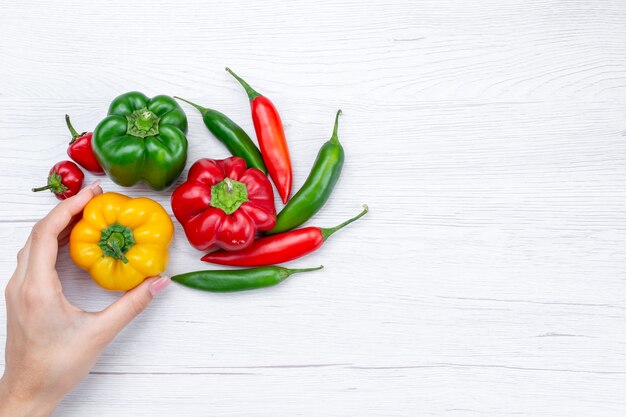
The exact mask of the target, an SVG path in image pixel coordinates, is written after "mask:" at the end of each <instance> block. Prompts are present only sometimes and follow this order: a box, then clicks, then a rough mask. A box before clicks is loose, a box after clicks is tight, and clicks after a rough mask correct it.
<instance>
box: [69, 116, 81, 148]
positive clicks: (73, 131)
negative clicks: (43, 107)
mask: <svg viewBox="0 0 626 417" xmlns="http://www.w3.org/2000/svg"><path fill="white" fill-rule="evenodd" d="M65 124H66V125H67V128H68V129H69V130H70V134H71V135H72V140H71V141H70V145H71V144H72V143H74V142H75V141H76V139H77V138H79V137H80V136H81V135H79V134H78V132H77V131H76V129H74V126H72V122H70V115H69V114H66V115H65Z"/></svg>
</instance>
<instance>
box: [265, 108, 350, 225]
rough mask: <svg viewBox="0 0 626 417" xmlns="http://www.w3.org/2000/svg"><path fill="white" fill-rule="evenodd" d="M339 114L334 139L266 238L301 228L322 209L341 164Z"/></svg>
mask: <svg viewBox="0 0 626 417" xmlns="http://www.w3.org/2000/svg"><path fill="white" fill-rule="evenodd" d="M340 114H341V110H338V111H337V115H336V116H335V126H334V128H333V135H332V136H331V138H330V140H328V141H327V142H326V143H324V145H322V147H321V149H320V151H319V152H318V154H317V158H316V159H315V162H314V163H313V168H312V169H311V172H310V173H309V176H308V177H307V179H306V181H305V182H304V185H303V186H302V188H300V190H298V192H297V193H296V195H294V196H293V197H292V198H291V200H289V203H287V205H286V206H285V207H284V208H283V209H282V210H281V211H280V213H278V216H277V218H276V226H274V228H273V229H272V230H270V231H269V232H267V234H268V235H273V234H276V233H281V232H286V231H287V230H291V229H294V228H296V227H298V226H300V225H301V224H302V223H304V222H306V221H307V220H309V219H310V218H311V217H313V215H314V214H315V213H317V212H318V211H319V209H321V208H322V206H323V205H324V204H325V203H326V201H327V200H328V197H330V195H331V193H332V192H333V188H335V184H337V180H339V175H340V174H341V168H342V167H343V161H344V152H343V147H342V146H341V144H340V143H339V139H338V137H337V128H338V126H339V115H340Z"/></svg>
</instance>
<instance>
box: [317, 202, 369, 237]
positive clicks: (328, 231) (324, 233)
mask: <svg viewBox="0 0 626 417" xmlns="http://www.w3.org/2000/svg"><path fill="white" fill-rule="evenodd" d="M368 211H369V207H367V204H363V211H362V212H360V213H359V214H357V215H356V216H354V217H353V218H351V219H348V220H346V221H345V222H343V223H341V224H338V225H337V226H335V227H328V228H324V227H320V230H321V232H322V238H323V239H324V240H326V239H328V238H329V237H330V235H332V234H333V233H335V232H336V231H337V230H339V229H343V228H344V227H346V226H347V225H349V224H350V223H352V222H355V221H357V220H359V219H360V218H361V217H363V216H365V215H366V214H367V212H368Z"/></svg>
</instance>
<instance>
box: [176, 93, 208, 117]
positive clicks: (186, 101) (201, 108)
mask: <svg viewBox="0 0 626 417" xmlns="http://www.w3.org/2000/svg"><path fill="white" fill-rule="evenodd" d="M174 98H175V99H176V100H181V101H184V102H185V103H187V104H190V105H192V106H194V107H195V108H196V109H198V111H199V112H200V113H202V115H204V113H206V112H207V109H206V107H202V106H201V105H199V104H196V103H194V102H193V101H189V100H185V99H184V98H182V97H178V96H174Z"/></svg>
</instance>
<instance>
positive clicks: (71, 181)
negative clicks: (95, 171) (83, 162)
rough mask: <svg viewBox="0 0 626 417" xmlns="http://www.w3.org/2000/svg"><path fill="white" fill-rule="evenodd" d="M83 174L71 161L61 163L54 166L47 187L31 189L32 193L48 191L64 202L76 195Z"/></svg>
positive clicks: (83, 176) (81, 182) (81, 183)
mask: <svg viewBox="0 0 626 417" xmlns="http://www.w3.org/2000/svg"><path fill="white" fill-rule="evenodd" d="M84 179H85V174H83V171H81V170H80V168H79V167H78V165H76V164H75V163H74V162H72V161H61V162H57V163H56V164H54V166H53V167H52V169H50V174H49V175H48V185H46V186H44V187H39V188H33V191H43V190H50V191H52V192H53V193H54V195H55V196H56V197H57V198H58V199H59V200H65V199H66V198H69V197H71V196H73V195H76V194H78V192H79V191H80V187H82V185H83V180H84Z"/></svg>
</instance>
